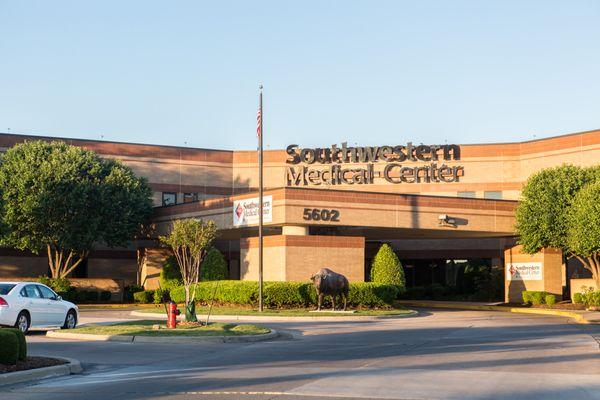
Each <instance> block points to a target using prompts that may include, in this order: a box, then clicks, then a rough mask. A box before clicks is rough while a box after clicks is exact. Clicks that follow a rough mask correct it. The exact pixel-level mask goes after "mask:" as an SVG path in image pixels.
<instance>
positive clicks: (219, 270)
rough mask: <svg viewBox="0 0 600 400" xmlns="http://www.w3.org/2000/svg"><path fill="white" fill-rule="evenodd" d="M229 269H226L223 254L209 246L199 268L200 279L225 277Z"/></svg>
mask: <svg viewBox="0 0 600 400" xmlns="http://www.w3.org/2000/svg"><path fill="white" fill-rule="evenodd" d="M228 275H229V271H228V269H227V261H225V257H223V254H221V252H220V251H219V250H218V249H217V248H215V247H211V248H210V249H209V250H208V252H207V253H206V257H205V258H204V261H203V262H202V267H201V270H200V280H201V281H219V280H222V279H227V276H228Z"/></svg>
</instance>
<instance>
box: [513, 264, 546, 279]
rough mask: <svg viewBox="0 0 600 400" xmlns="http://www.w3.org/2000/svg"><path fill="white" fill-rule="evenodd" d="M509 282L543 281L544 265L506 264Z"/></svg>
mask: <svg viewBox="0 0 600 400" xmlns="http://www.w3.org/2000/svg"><path fill="white" fill-rule="evenodd" d="M506 280H507V281H541V280H542V263H541V262H523V263H510V264H506Z"/></svg>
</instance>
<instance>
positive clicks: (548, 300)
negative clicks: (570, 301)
mask: <svg viewBox="0 0 600 400" xmlns="http://www.w3.org/2000/svg"><path fill="white" fill-rule="evenodd" d="M521 295H522V296H523V303H525V304H533V305H534V306H539V305H542V304H548V305H553V304H554V303H556V296H555V295H553V294H551V293H548V292H543V291H536V290H524V291H523V292H522V293H521Z"/></svg>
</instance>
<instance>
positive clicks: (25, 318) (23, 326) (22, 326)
mask: <svg viewBox="0 0 600 400" xmlns="http://www.w3.org/2000/svg"><path fill="white" fill-rule="evenodd" d="M30 325H31V321H30V320H29V315H28V314H27V313H26V312H25V311H21V312H20V313H19V315H18V316H17V322H15V328H17V329H18V330H20V331H21V332H23V333H27V331H28V330H29V326H30Z"/></svg>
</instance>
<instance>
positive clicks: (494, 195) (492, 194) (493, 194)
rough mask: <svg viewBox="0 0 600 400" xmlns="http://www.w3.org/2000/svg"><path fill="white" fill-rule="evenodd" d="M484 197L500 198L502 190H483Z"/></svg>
mask: <svg viewBox="0 0 600 400" xmlns="http://www.w3.org/2000/svg"><path fill="white" fill-rule="evenodd" d="M483 198H484V199H492V200H502V192H483Z"/></svg>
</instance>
